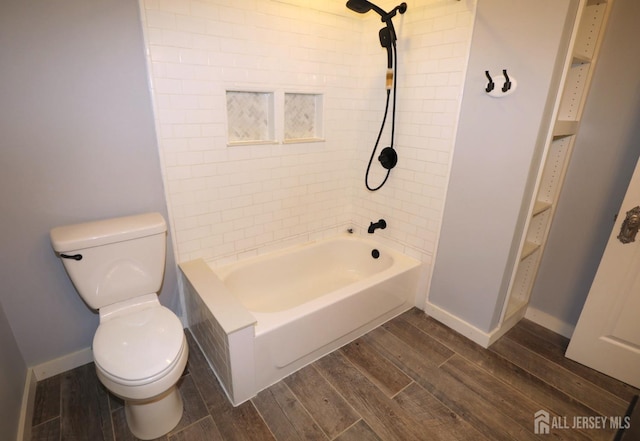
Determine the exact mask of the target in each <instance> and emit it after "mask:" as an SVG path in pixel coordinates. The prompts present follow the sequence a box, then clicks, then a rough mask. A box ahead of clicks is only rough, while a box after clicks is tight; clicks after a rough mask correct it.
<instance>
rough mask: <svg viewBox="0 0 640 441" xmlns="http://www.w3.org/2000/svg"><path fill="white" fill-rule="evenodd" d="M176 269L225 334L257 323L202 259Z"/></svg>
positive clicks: (182, 264) (179, 265) (183, 263)
mask: <svg viewBox="0 0 640 441" xmlns="http://www.w3.org/2000/svg"><path fill="white" fill-rule="evenodd" d="M178 267H179V268H180V270H181V271H182V273H183V275H184V280H185V281H186V283H189V284H190V285H191V287H192V288H193V289H194V291H195V292H197V293H198V294H199V296H200V298H201V299H202V301H203V302H204V304H205V305H206V306H207V308H209V311H212V312H213V311H215V315H216V319H217V320H218V322H219V323H220V326H221V327H222V329H223V330H224V331H225V332H226V333H227V334H231V333H234V332H236V331H239V330H241V329H243V328H247V327H249V326H254V325H255V324H256V323H257V319H256V318H255V317H254V316H253V314H251V312H250V311H249V310H247V308H245V307H244V305H243V304H242V303H240V300H238V299H237V297H236V296H235V295H234V294H233V293H232V292H231V291H229V289H228V288H227V287H226V286H225V285H224V283H223V282H222V280H221V279H220V278H219V277H218V276H217V275H216V274H215V273H214V272H213V270H212V269H211V267H210V266H209V265H208V264H207V262H206V261H205V260H204V259H202V258H198V259H195V260H190V261H188V262H182V263H179V264H178Z"/></svg>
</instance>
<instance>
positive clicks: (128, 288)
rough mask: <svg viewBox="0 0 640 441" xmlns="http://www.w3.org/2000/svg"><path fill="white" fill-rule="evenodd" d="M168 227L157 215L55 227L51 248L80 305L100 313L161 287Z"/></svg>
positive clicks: (147, 214)
mask: <svg viewBox="0 0 640 441" xmlns="http://www.w3.org/2000/svg"><path fill="white" fill-rule="evenodd" d="M166 231H167V224H166V223H165V221H164V218H163V217H162V215H161V214H159V213H146V214H140V215H136V216H127V217H119V218H113V219H106V220H99V221H95V222H86V223H81V224H75V225H67V226H63V227H57V228H53V229H52V230H51V232H50V237H51V244H52V245H53V249H54V250H55V251H56V252H57V254H58V255H59V256H60V257H61V258H62V262H63V263H64V267H65V269H66V270H67V273H68V274H69V278H70V279H71V281H72V282H73V284H74V286H75V287H76V289H77V290H78V293H79V294H80V296H81V297H82V298H83V299H84V301H85V302H86V303H87V304H88V305H89V306H90V307H91V308H94V309H100V308H102V307H104V306H107V305H111V304H114V303H117V302H120V301H123V300H128V299H131V298H133V297H137V296H140V295H143V294H150V293H156V292H158V291H159V290H160V286H161V285H162V278H163V275H164V263H165V255H166Z"/></svg>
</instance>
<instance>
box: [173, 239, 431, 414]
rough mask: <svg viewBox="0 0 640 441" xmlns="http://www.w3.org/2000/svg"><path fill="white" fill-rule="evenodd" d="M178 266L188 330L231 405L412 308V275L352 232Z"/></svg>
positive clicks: (410, 264)
mask: <svg viewBox="0 0 640 441" xmlns="http://www.w3.org/2000/svg"><path fill="white" fill-rule="evenodd" d="M179 266H180V269H181V272H182V277H181V282H182V283H181V285H182V289H183V293H184V299H185V311H186V316H187V322H188V326H189V328H190V330H191V332H192V334H193V335H194V337H195V339H196V341H197V343H198V345H199V346H200V348H201V349H202V351H203V353H204V354H205V357H206V358H207V361H208V362H209V364H210V366H211V367H212V369H213V370H214V372H215V373H216V376H217V377H218V379H219V380H220V383H221V385H222V387H223V388H224V389H225V392H226V393H227V396H228V397H229V399H230V401H231V402H232V403H233V404H234V405H238V404H240V403H242V402H244V401H246V400H247V399H249V398H251V397H253V396H254V395H255V394H256V393H258V392H259V391H260V390H262V389H264V388H266V387H268V386H270V385H271V384H273V383H275V382H277V381H279V380H281V379H282V378H284V377H286V376H287V375H289V374H291V373H293V372H295V371H296V370H298V369H300V368H301V367H303V366H305V365H307V364H308V363H311V362H312V361H314V360H316V359H318V358H320V357H322V356H323V355H326V354H328V353H329V352H331V351H333V350H335V349H337V348H339V347H340V346H342V345H344V344H346V343H348V342H349V341H351V340H353V339H355V338H357V337H359V336H361V335H362V334H364V333H366V332H368V331H370V330H371V329H373V328H375V327H377V326H379V325H380V324H382V323H384V322H385V321H387V320H389V319H390V318H392V317H394V316H396V315H398V314H400V313H402V312H404V311H406V310H407V309H409V308H411V307H412V306H413V305H414V303H415V298H416V294H417V292H416V291H417V285H418V278H419V273H420V262H419V261H417V260H415V259H413V258H410V257H408V256H406V255H404V254H402V253H399V252H397V251H394V250H392V249H389V248H388V247H385V246H382V245H381V244H379V243H376V242H374V241H372V240H370V239H368V238H367V239H365V238H361V237H357V236H353V235H343V236H338V237H334V238H330V239H323V240H320V241H315V242H311V243H307V244H304V245H298V246H295V247H291V248H288V249H285V250H281V251H277V252H273V253H269V254H265V255H262V256H258V257H255V258H251V259H247V260H243V261H240V262H236V263H233V264H229V265H225V266H221V267H216V266H214V265H211V264H209V263H207V262H205V261H204V260H202V259H198V260H194V261H191V262H186V263H182V264H180V265H179Z"/></svg>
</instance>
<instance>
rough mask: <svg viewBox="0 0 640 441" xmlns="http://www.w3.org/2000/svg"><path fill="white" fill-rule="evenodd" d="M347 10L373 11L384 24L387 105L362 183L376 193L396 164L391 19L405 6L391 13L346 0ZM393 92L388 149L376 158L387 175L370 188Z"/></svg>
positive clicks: (363, 0)
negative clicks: (373, 164) (370, 177)
mask: <svg viewBox="0 0 640 441" xmlns="http://www.w3.org/2000/svg"><path fill="white" fill-rule="evenodd" d="M347 8H349V9H351V10H352V11H354V12H357V13H359V14H364V13H367V12H369V11H372V10H373V11H374V12H376V13H377V14H378V15H380V20H381V21H382V22H383V23H384V24H385V27H383V28H382V29H380V32H379V33H378V36H379V38H380V45H381V46H382V47H383V48H385V49H387V76H386V89H387V103H386V104H385V108H384V116H383V117H382V123H381V125H380V132H378V138H377V139H376V143H375V145H374V146H373V150H372V152H371V157H370V158H369V164H368V165H367V172H366V173H365V177H364V183H365V185H366V187H367V189H368V190H370V191H376V190H379V189H380V188H382V186H383V185H384V184H385V182H387V179H389V173H390V172H391V169H392V168H393V167H395V166H396V164H397V163H398V154H397V153H396V151H395V150H394V148H393V141H394V137H395V127H396V78H397V72H398V64H397V62H396V60H395V59H396V58H397V49H396V30H395V28H394V27H393V20H392V19H393V17H395V16H396V13H398V12H399V13H400V14H404V13H405V12H407V4H406V3H404V2H403V3H400V4H399V5H398V6H396V7H395V8H393V9H392V10H391V11H389V12H386V11H385V10H384V9H382V8H380V7H379V6H376V5H374V4H373V3H371V2H369V1H367V0H348V1H347ZM392 90H393V109H392V111H391V145H390V146H389V147H385V148H384V149H382V152H380V156H378V161H380V164H381V165H382V167H383V168H384V169H386V170H387V174H386V176H385V178H384V180H383V181H382V183H381V184H380V185H378V186H377V187H371V186H370V185H369V171H370V170H371V163H372V162H373V158H374V157H375V155H376V150H377V149H378V144H379V143H380V138H381V137H382V132H383V131H384V126H385V123H386V121H387V114H388V112H389V102H390V98H391V91H392Z"/></svg>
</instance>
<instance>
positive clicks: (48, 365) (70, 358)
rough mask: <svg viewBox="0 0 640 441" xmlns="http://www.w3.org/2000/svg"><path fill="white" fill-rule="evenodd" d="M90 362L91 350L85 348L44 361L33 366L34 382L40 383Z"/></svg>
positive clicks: (91, 357)
mask: <svg viewBox="0 0 640 441" xmlns="http://www.w3.org/2000/svg"><path fill="white" fill-rule="evenodd" d="M92 361H93V351H91V348H85V349H81V350H79V351H76V352H72V353H71V354H67V355H63V356H62V357H59V358H55V359H53V360H49V361H45V362H44V363H41V364H39V365H37V366H33V367H32V369H33V372H34V374H35V377H36V380H38V381H41V380H44V379H46V378H49V377H53V376H54V375H58V374H61V373H63V372H66V371H68V370H71V369H75V368H77V367H79V366H82V365H85V364H87V363H91V362H92Z"/></svg>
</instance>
